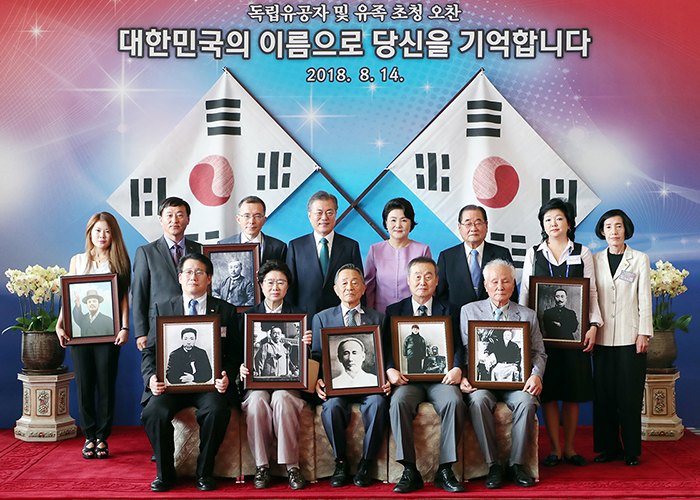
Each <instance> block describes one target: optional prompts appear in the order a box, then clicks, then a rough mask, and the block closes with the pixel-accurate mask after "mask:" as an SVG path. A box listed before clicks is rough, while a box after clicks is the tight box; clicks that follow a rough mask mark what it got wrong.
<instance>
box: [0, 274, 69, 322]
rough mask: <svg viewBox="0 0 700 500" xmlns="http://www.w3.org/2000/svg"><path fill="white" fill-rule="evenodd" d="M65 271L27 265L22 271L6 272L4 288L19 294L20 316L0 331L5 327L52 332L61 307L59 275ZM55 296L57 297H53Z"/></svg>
mask: <svg viewBox="0 0 700 500" xmlns="http://www.w3.org/2000/svg"><path fill="white" fill-rule="evenodd" d="M66 274H67V273H66V270H65V269H64V268H62V267H58V266H54V267H47V268H43V267H41V266H29V267H27V269H26V270H25V271H24V272H22V271H20V270H18V269H8V270H7V271H5V276H7V277H8V278H9V281H8V282H7V289H8V290H9V291H10V293H14V294H16V295H17V296H18V297H19V306H20V312H21V314H22V315H21V316H20V317H19V318H17V324H16V325H13V326H9V327H7V328H5V329H4V330H3V331H2V333H5V332H6V331H8V330H11V331H12V332H14V331H15V330H21V331H23V332H26V331H48V332H55V331H56V321H57V320H58V314H57V310H58V311H60V309H61V299H60V296H61V276H65V275H66ZM57 295H58V297H59V298H58V300H56V299H55V297H56V296H57Z"/></svg>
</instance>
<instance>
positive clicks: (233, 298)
mask: <svg viewBox="0 0 700 500" xmlns="http://www.w3.org/2000/svg"><path fill="white" fill-rule="evenodd" d="M232 281H233V278H231V275H229V276H226V277H225V278H224V279H223V281H222V282H221V283H219V286H218V287H217V288H216V289H214V290H212V292H213V293H214V295H215V296H216V298H218V299H221V300H225V301H226V302H228V303H229V304H233V305H234V306H239V307H241V306H243V307H245V306H247V305H253V304H255V285H254V284H253V280H252V279H251V278H248V277H247V276H243V275H240V277H239V279H238V280H237V282H236V283H235V286H234V287H233V288H231V282H232Z"/></svg>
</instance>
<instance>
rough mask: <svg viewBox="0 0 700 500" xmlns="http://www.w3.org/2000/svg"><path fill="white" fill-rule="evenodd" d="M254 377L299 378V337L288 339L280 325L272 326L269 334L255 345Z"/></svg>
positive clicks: (259, 378)
mask: <svg viewBox="0 0 700 500" xmlns="http://www.w3.org/2000/svg"><path fill="white" fill-rule="evenodd" d="M253 351H254V354H253V361H254V364H253V378H254V379H255V380H256V381H258V380H259V381H262V380H263V379H264V378H272V379H275V380H299V338H298V337H297V339H296V340H295V339H287V338H286V337H285V335H284V332H283V331H282V328H281V327H279V326H272V327H270V329H269V330H268V331H267V335H266V336H265V337H264V338H263V339H262V340H260V342H259V343H257V344H256V345H255V346H254V347H253Z"/></svg>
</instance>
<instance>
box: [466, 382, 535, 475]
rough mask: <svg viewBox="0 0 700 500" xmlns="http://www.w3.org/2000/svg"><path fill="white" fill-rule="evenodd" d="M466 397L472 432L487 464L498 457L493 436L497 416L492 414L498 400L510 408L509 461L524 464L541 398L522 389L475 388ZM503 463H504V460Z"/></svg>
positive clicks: (509, 463) (493, 461)
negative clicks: (510, 444)
mask: <svg viewBox="0 0 700 500" xmlns="http://www.w3.org/2000/svg"><path fill="white" fill-rule="evenodd" d="M467 397H468V398H469V413H470V415H471V419H472V425H473V426H474V433H475V434H476V438H477V439H478V440H479V446H481V451H483V452H484V457H486V463H487V464H489V465H492V464H494V463H495V462H497V461H498V440H497V438H496V419H495V418H494V416H493V413H494V411H496V404H497V403H498V401H499V400H500V401H503V402H504V403H505V404H506V405H508V408H510V411H511V412H513V426H512V430H511V436H512V441H513V444H512V446H511V451H510V461H509V462H508V465H513V464H519V465H523V464H524V463H525V462H526V460H527V454H528V450H529V449H530V447H531V446H532V445H531V443H530V436H531V435H532V429H533V428H534V426H535V416H536V414H537V408H539V407H540V400H539V398H538V397H537V396H533V395H532V394H530V393H529V392H524V391H489V390H486V389H478V390H476V391H475V392H472V393H471V394H468V395H467ZM503 465H505V464H503Z"/></svg>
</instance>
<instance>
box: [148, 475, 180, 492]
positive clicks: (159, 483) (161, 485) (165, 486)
mask: <svg viewBox="0 0 700 500" xmlns="http://www.w3.org/2000/svg"><path fill="white" fill-rule="evenodd" d="M173 486H175V482H174V481H173V482H170V481H163V480H162V479H161V478H159V477H156V478H155V479H154V480H153V482H152V483H151V491H155V492H157V493H162V492H163V491H170V490H171V489H172V488H173Z"/></svg>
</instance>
